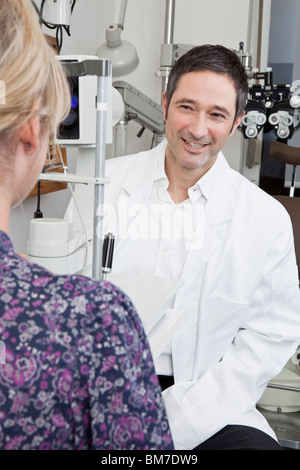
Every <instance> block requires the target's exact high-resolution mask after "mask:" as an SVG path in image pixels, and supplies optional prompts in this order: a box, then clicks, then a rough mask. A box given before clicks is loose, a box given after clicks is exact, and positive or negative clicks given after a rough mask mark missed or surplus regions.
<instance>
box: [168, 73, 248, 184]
mask: <svg viewBox="0 0 300 470" xmlns="http://www.w3.org/2000/svg"><path fill="white" fill-rule="evenodd" d="M163 108H164V113H165V119H166V127H165V132H166V137H167V140H168V146H167V150H166V163H167V165H168V164H169V165H170V164H175V165H179V166H180V167H184V168H185V169H186V170H192V171H195V173H197V172H198V173H199V177H200V176H201V175H202V174H204V173H205V172H206V171H207V170H208V169H209V168H210V167H211V166H212V165H213V163H214V162H215V160H216V158H217V155H218V152H219V151H220V150H221V149H222V148H223V147H224V145H225V143H226V141H227V139H228V137H229V136H231V135H232V134H233V133H234V131H235V129H236V127H237V126H238V124H239V122H240V120H241V117H239V118H237V119H235V112H236V91H235V88H234V85H233V83H232V82H231V80H230V79H229V78H228V76H227V75H224V74H222V75H221V74H217V73H215V72H210V71H197V72H189V73H186V74H184V75H182V77H181V78H180V79H179V81H178V83H177V88H176V89H175V91H174V94H173V96H172V98H171V101H170V103H169V107H168V113H167V116H166V109H167V102H166V97H165V94H164V95H163Z"/></svg>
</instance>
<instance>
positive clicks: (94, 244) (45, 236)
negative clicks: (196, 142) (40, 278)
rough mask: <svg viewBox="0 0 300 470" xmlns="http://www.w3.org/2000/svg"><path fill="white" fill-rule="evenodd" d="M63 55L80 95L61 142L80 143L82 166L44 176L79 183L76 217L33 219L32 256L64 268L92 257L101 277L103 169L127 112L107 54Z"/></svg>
mask: <svg viewBox="0 0 300 470" xmlns="http://www.w3.org/2000/svg"><path fill="white" fill-rule="evenodd" d="M58 59H59V60H60V61H61V62H62V65H63V67H64V68H65V70H66V74H67V76H68V79H69V82H70V87H71V88H70V92H71V94H73V92H74V93H75V95H76V99H75V102H74V103H73V107H72V108H71V111H70V114H69V116H68V117H67V118H66V120H65V121H64V122H63V123H62V126H61V127H60V130H59V133H58V136H57V139H56V142H57V143H58V144H61V145H63V146H66V147H67V146H76V147H78V151H79V155H78V158H77V168H76V174H74V175H70V174H68V173H64V174H62V173H57V174H55V173H44V174H41V175H40V177H39V180H44V181H61V182H67V183H76V187H75V191H74V197H75V198H76V204H75V206H76V208H75V209H74V211H73V213H72V220H68V219H67V218H65V219H63V220H62V219H47V218H41V219H33V220H32V221H31V223H30V237H29V241H28V259H29V261H32V262H35V263H38V264H41V265H42V266H45V267H47V268H49V269H50V270H52V271H54V272H56V273H58V274H65V273H76V272H80V271H81V270H82V269H83V267H84V266H85V264H87V258H89V259H88V264H89V265H90V266H91V269H92V272H91V273H90V274H91V275H92V276H93V277H94V278H96V279H100V278H101V272H102V238H103V234H102V216H101V213H99V210H98V209H99V207H101V206H102V205H103V198H104V185H105V184H106V183H107V182H108V180H107V179H106V178H105V174H104V168H105V152H106V143H108V142H112V126H113V123H115V122H116V121H117V120H118V119H119V118H120V116H121V114H122V112H123V101H122V98H121V96H120V95H119V93H118V92H117V91H116V90H115V89H114V90H113V89H112V85H111V69H110V62H109V61H108V60H106V59H99V58H98V57H94V56H59V57H58ZM74 83H75V84H76V86H75V88H73V85H74ZM113 97H114V98H113ZM73 98H74V97H73ZM112 102H114V104H113V103H112ZM113 108H114V110H115V111H116V110H117V115H116V112H114V113H113ZM89 248H91V249H90V250H89Z"/></svg>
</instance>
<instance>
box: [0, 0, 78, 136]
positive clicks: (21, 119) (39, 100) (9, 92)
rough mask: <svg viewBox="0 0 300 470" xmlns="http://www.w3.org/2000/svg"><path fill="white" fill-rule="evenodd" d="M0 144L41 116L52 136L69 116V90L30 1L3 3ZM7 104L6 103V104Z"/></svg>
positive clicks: (0, 21)
mask: <svg viewBox="0 0 300 470" xmlns="http://www.w3.org/2000/svg"><path fill="white" fill-rule="evenodd" d="M0 31H1V35H0V80H1V84H2V88H3V89H4V91H5V96H4V100H3V99H2V104H0V140H2V138H5V136H7V135H11V133H13V132H14V131H15V130H17V129H18V128H19V127H20V126H21V125H22V124H23V123H25V122H26V121H27V120H28V118H29V117H30V116H31V115H32V114H33V113H37V114H38V115H39V116H40V118H41V121H42V122H46V123H47V127H49V131H50V132H52V131H53V132H54V131H55V129H56V127H57V125H58V124H59V122H61V120H62V119H63V118H64V117H65V116H66V114H67V112H68V109H69V89H68V84H67V81H66V78H65V76H64V73H63V71H62V69H61V66H60V64H59V61H58V60H57V58H56V56H55V53H54V50H53V49H52V48H51V47H50V46H49V45H48V44H47V42H46V40H45V38H44V36H43V34H42V32H41V29H40V25H39V22H38V19H37V15H36V14H35V12H34V10H33V7H32V4H31V1H30V0H1V2H0ZM3 102H4V103H3Z"/></svg>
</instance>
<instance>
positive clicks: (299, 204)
mask: <svg viewBox="0 0 300 470" xmlns="http://www.w3.org/2000/svg"><path fill="white" fill-rule="evenodd" d="M270 155H271V156H273V157H275V158H277V159H279V160H281V161H283V162H284V163H288V164H290V165H293V172H292V178H291V186H290V194H289V196H285V195H276V196H273V197H275V198H276V199H277V200H278V201H279V202H280V203H281V204H282V205H283V206H284V207H285V208H286V210H287V211H288V213H289V215H290V217H291V221H292V226H293V232H294V240H295V251H296V259H297V264H298V274H299V279H300V197H294V188H295V180H296V169H297V166H298V165H300V148H297V147H291V146H289V145H287V144H284V143H282V142H277V141H275V142H272V144H271V146H270ZM299 315H300V305H299ZM299 392H300V348H298V350H297V352H296V353H295V354H294V356H293V358H292V359H290V360H289V362H288V363H287V364H286V366H285V368H284V369H283V370H282V372H281V373H280V374H279V375H277V376H276V377H274V379H272V380H271V381H270V383H269V385H268V387H267V389H266V391H265V393H264V394H263V396H262V397H261V399H260V400H259V402H258V404H257V406H258V408H259V409H260V411H261V412H262V414H263V415H264V416H265V418H266V419H267V421H268V422H269V424H270V426H271V427H272V428H273V429H274V431H275V433H276V435H277V438H278V440H279V442H280V444H281V445H282V446H283V447H285V448H289V449H300V393H299Z"/></svg>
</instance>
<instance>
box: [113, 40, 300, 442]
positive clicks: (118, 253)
mask: <svg viewBox="0 0 300 470" xmlns="http://www.w3.org/2000/svg"><path fill="white" fill-rule="evenodd" d="M247 89H248V85H247V75H246V73H245V71H244V67H243V66H242V64H241V63H240V60H239V59H238V57H237V55H236V54H235V53H234V52H232V51H229V50H228V49H226V48H224V47H222V46H209V45H206V46H199V47H195V48H193V49H192V50H191V51H189V52H187V53H186V54H185V55H184V56H183V57H181V58H180V59H179V60H178V61H177V63H176V64H175V66H174V67H173V69H172V71H171V75H170V77H169V81H168V88H167V91H166V93H164V94H163V108H164V114H165V121H166V127H165V131H166V140H165V141H164V142H162V143H161V144H159V145H158V146H157V147H155V148H154V149H152V150H150V151H147V152H142V153H140V154H138V155H131V156H126V157H120V158H117V159H112V160H109V161H108V162H107V168H106V169H107V171H106V173H107V176H109V177H110V178H111V182H110V184H109V185H108V186H107V187H106V189H105V191H106V200H105V201H106V204H108V205H109V204H111V205H112V207H114V211H115V214H117V218H118V224H117V225H116V224H114V226H112V227H111V231H113V232H115V234H116V239H117V243H116V249H115V254H114V264H113V268H114V270H115V271H116V272H124V273H128V274H137V275H141V276H142V275H153V276H162V277H175V278H181V279H182V280H183V284H182V286H181V287H180V288H179V289H178V291H177V293H176V295H174V297H173V298H172V299H170V300H169V304H168V305H167V307H169V308H174V309H176V308H181V309H184V311H185V317H184V318H185V322H184V324H183V325H182V327H181V328H180V330H179V331H178V332H177V333H176V334H175V336H174V337H173V339H172V341H171V343H170V344H166V348H165V351H164V353H163V354H162V355H161V356H160V357H159V359H158V361H157V363H156V370H157V373H158V375H159V376H161V381H162V382H161V383H162V384H163V383H164V381H166V383H167V384H168V385H169V384H170V386H168V387H167V388H166V389H165V390H164V391H163V396H164V399H165V403H166V407H167V413H168V418H169V422H170V427H171V431H172V436H173V440H174V443H175V447H176V448H177V449H239V448H241V449H277V448H278V449H280V446H279V445H278V443H277V441H276V436H275V434H274V433H273V431H272V430H271V428H270V427H269V425H268V423H267V422H266V420H265V419H264V418H263V416H262V415H261V414H260V413H259V412H258V411H257V410H256V403H257V401H258V400H259V398H260V396H261V395H262V393H263V391H264V389H265V387H266V385H267V384H268V381H269V380H270V379H271V378H272V377H274V376H275V375H276V374H277V373H279V372H280V371H281V369H282V368H283V367H284V365H285V363H286V362H287V361H288V359H289V358H290V357H291V356H292V355H293V353H294V351H295V349H296V347H297V345H298V344H299V337H300V297H299V287H298V274H297V266H296V261H295V253H294V244H293V235H292V228H291V223H290V220H289V217H288V215H287V213H286V212H285V210H284V208H283V207H282V206H281V205H280V204H279V203H278V202H277V201H275V200H274V199H273V198H272V197H271V196H269V195H267V194H266V193H264V192H263V191H262V190H261V189H259V188H258V187H257V186H255V185H254V184H253V183H251V182H249V181H248V180H246V179H245V178H244V177H243V176H241V175H240V174H239V173H237V172H235V171H233V170H232V169H231V168H230V167H229V166H228V164H227V162H226V160H225V158H224V156H223V154H222V152H221V149H222V148H223V146H224V144H225V143H226V141H227V139H228V137H229V136H231V135H232V134H233V133H234V131H235V129H236V127H237V126H238V124H239V123H240V120H241V118H242V116H243V112H244V107H245V103H246V97H247ZM107 229H110V227H109V225H108V226H107ZM153 295H154V296H155V292H153ZM173 381H174V384H173V385H172V383H173ZM168 382H169V383H168Z"/></svg>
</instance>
